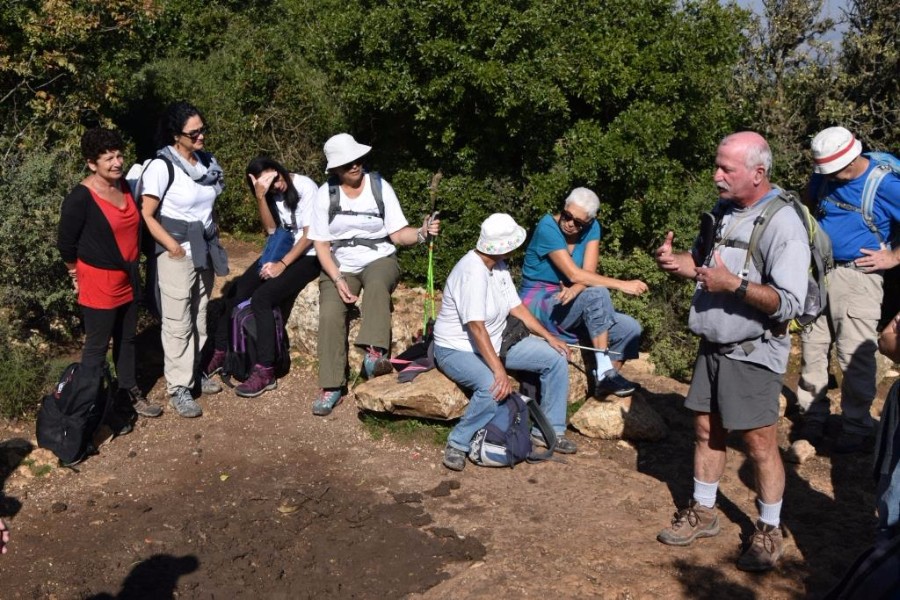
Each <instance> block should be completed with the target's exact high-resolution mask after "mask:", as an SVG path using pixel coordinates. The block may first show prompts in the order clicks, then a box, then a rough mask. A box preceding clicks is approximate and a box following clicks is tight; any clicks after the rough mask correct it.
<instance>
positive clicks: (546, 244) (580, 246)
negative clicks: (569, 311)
mask: <svg viewBox="0 0 900 600" xmlns="http://www.w3.org/2000/svg"><path fill="white" fill-rule="evenodd" d="M591 240H597V241H600V224H599V223H597V221H596V219H595V220H594V222H593V223H591V226H590V227H589V228H588V229H587V230H586V231H582V232H581V238H580V239H579V240H578V241H577V242H576V243H575V250H574V251H573V252H572V260H573V261H574V262H575V264H576V265H577V266H578V267H584V250H585V248H586V247H587V244H588V242H590V241H591ZM555 250H566V251H568V247H567V244H566V237H565V236H564V235H563V232H562V231H561V230H560V228H559V224H558V223H557V222H556V220H555V219H554V218H553V215H544V217H543V218H541V220H540V221H539V222H538V224H537V227H535V229H534V235H533V236H532V237H531V242H530V243H529V244H528V249H527V250H525V264H524V266H523V267H522V277H523V278H524V279H527V280H531V281H544V282H547V283H555V284H558V283H559V282H560V281H564V282H565V283H571V282H570V281H568V280H567V279H565V278H564V277H563V274H562V273H561V272H560V271H559V269H557V268H556V267H555V266H554V265H553V262H552V261H551V260H550V253H551V252H554V251H555Z"/></svg>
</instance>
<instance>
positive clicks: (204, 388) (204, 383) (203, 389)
mask: <svg viewBox="0 0 900 600" xmlns="http://www.w3.org/2000/svg"><path fill="white" fill-rule="evenodd" d="M221 391H222V386H221V385H219V384H218V383H216V382H215V381H213V380H212V379H210V378H209V377H207V375H206V373H201V374H200V393H202V394H204V395H205V396H211V395H213V394H218V393H219V392H221Z"/></svg>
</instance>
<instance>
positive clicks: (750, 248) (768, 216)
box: [735, 190, 802, 278]
mask: <svg viewBox="0 0 900 600" xmlns="http://www.w3.org/2000/svg"><path fill="white" fill-rule="evenodd" d="M790 193H791V192H785V191H784V190H779V194H778V195H777V196H775V197H774V198H772V199H771V200H769V202H768V203H767V204H766V207H765V208H764V209H763V211H762V213H761V214H760V215H759V216H758V217H756V219H754V220H753V231H752V232H751V233H750V241H749V242H747V257H746V258H745V259H744V266H743V268H742V269H741V272H740V276H741V277H742V278H745V277H747V275H749V274H750V261H751V260H752V261H753V264H754V265H755V266H756V270H757V271H759V273H760V275H761V274H762V273H763V267H764V265H763V259H762V251H760V249H759V239H760V238H761V237H762V235H763V233H764V232H765V230H766V227H767V226H768V224H769V222H770V221H771V220H772V217H773V216H775V213H777V212H778V211H779V210H781V209H782V208H784V207H785V206H788V205H793V202H792V200H791V198H790V196H789V194H790ZM801 220H802V218H801ZM735 246H736V247H740V246H739V245H737V244H735Z"/></svg>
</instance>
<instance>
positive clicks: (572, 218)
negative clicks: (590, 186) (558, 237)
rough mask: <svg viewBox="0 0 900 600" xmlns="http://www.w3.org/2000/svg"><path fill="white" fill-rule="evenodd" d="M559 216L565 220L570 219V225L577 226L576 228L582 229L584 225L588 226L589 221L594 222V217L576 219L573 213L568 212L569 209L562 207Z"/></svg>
mask: <svg viewBox="0 0 900 600" xmlns="http://www.w3.org/2000/svg"><path fill="white" fill-rule="evenodd" d="M559 217H560V218H561V219H565V220H566V221H571V222H572V225H574V226H575V227H577V228H578V229H584V228H585V227H589V226H590V225H591V223H593V222H594V219H588V220H587V221H582V220H581V219H576V218H575V215H573V214H572V213H570V212H569V211H567V210H565V209H563V210H561V211H560V213H559Z"/></svg>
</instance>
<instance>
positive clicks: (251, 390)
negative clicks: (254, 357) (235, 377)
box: [234, 365, 278, 398]
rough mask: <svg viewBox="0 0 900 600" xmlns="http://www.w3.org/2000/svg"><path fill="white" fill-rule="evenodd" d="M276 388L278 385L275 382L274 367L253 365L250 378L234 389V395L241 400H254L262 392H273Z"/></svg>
mask: <svg viewBox="0 0 900 600" xmlns="http://www.w3.org/2000/svg"><path fill="white" fill-rule="evenodd" d="M276 387H278V383H277V382H276V381H275V367H264V366H262V365H253V370H252V371H250V377H248V378H247V381H245V382H244V383H242V384H240V385H239V386H237V387H236V388H234V393H235V394H237V395H238V396H240V397H241V398H256V397H257V396H259V395H260V394H262V393H263V392H267V391H269V390H274V389H275V388H276Z"/></svg>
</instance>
